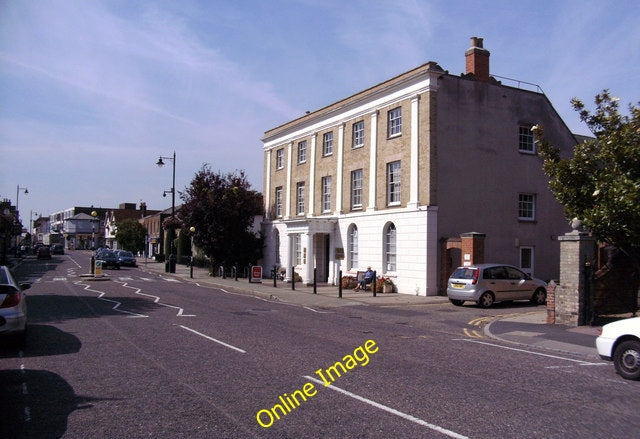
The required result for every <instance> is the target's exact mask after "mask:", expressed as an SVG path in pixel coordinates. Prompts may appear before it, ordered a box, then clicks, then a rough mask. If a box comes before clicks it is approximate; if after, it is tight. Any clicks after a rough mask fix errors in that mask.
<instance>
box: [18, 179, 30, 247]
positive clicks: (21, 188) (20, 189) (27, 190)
mask: <svg viewBox="0 0 640 439" xmlns="http://www.w3.org/2000/svg"><path fill="white" fill-rule="evenodd" d="M20 191H23V192H24V194H25V195H27V194H28V193H29V189H27V188H26V187H20V185H18V186H17V189H16V222H17V223H18V226H19V225H20V209H19V207H18V203H19V202H20ZM20 236H22V227H20V233H19V234H18V237H17V238H16V258H17V257H18V244H20V242H19V241H20Z"/></svg>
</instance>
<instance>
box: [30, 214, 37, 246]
mask: <svg viewBox="0 0 640 439" xmlns="http://www.w3.org/2000/svg"><path fill="white" fill-rule="evenodd" d="M34 214H35V215H36V218H37V217H38V215H40V214H39V213H38V212H34V211H33V210H32V211H30V212H29V237H30V239H31V242H30V243H29V246H30V247H31V248H33V245H34V242H33V229H34V227H33V215H34Z"/></svg>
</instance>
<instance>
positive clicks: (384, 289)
mask: <svg viewBox="0 0 640 439" xmlns="http://www.w3.org/2000/svg"><path fill="white" fill-rule="evenodd" d="M382 292H383V293H393V285H387V284H383V285H382Z"/></svg>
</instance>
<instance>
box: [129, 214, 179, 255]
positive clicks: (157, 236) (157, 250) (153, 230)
mask: <svg viewBox="0 0 640 439" xmlns="http://www.w3.org/2000/svg"><path fill="white" fill-rule="evenodd" d="M180 207H181V206H175V213H176V215H177V214H178V212H180ZM149 212H152V213H151V214H149V215H145V216H144V217H142V218H140V219H139V220H138V222H140V224H142V225H143V226H144V228H145V229H146V230H147V244H146V246H145V248H146V250H145V252H146V256H148V257H154V256H156V255H160V254H162V255H164V247H163V245H164V242H163V241H164V229H163V228H162V222H163V221H164V220H165V219H167V218H169V217H170V216H171V208H168V209H165V210H161V211H157V210H156V211H149Z"/></svg>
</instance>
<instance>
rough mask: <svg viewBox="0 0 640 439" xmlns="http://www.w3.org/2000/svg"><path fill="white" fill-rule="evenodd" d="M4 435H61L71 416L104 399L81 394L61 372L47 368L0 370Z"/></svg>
mask: <svg viewBox="0 0 640 439" xmlns="http://www.w3.org/2000/svg"><path fill="white" fill-rule="evenodd" d="M0 393H1V394H2V398H0V413H2V418H1V420H0V437H3V438H36V439H39V438H43V439H44V438H47V439H51V438H60V437H62V436H63V435H64V433H65V432H66V430H67V419H68V417H69V415H70V414H71V413H72V412H73V411H74V410H78V409H85V408H91V407H93V405H92V403H93V402H95V401H101V400H103V399H100V398H91V397H85V396H78V395H76V394H75V392H74V390H73V388H72V387H71V386H70V385H69V383H67V382H66V381H65V380H64V379H63V378H62V377H60V376H59V375H57V374H55V373H52V372H48V371H45V370H29V369H26V370H0Z"/></svg>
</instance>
